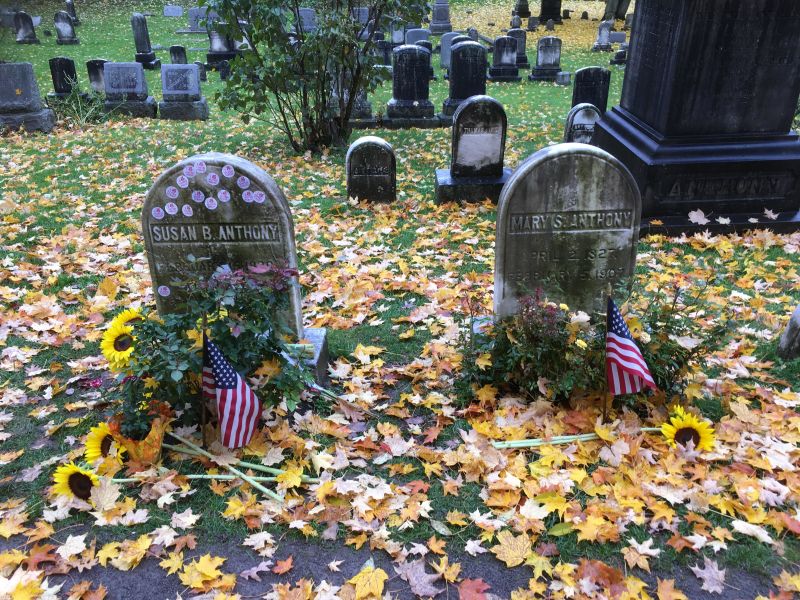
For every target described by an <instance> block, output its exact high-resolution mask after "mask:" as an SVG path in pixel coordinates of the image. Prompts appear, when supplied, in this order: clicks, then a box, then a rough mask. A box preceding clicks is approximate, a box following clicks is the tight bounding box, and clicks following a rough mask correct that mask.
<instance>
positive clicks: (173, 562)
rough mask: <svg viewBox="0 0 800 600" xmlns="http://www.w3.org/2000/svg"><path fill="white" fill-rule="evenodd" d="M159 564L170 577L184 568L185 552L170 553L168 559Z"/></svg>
mask: <svg viewBox="0 0 800 600" xmlns="http://www.w3.org/2000/svg"><path fill="white" fill-rule="evenodd" d="M158 564H159V566H160V567H161V568H162V569H164V570H165V571H166V572H167V574H169V575H172V574H173V573H177V572H178V571H180V570H181V568H183V552H170V553H169V555H168V556H167V558H165V559H164V560H162V561H161V562H160V563H158Z"/></svg>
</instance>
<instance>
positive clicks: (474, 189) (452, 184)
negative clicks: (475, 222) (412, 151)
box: [436, 167, 512, 204]
mask: <svg viewBox="0 0 800 600" xmlns="http://www.w3.org/2000/svg"><path fill="white" fill-rule="evenodd" d="M511 173H512V171H511V169H510V168H508V167H505V168H503V174H502V175H501V176H500V177H495V178H492V177H453V176H452V175H451V174H450V169H436V203H437V204H443V203H444V202H480V201H482V200H485V199H486V198H489V199H490V200H491V201H492V202H494V203H495V204H497V200H498V198H500V192H501V191H502V189H503V186H504V185H505V184H506V181H508V178H509V177H511Z"/></svg>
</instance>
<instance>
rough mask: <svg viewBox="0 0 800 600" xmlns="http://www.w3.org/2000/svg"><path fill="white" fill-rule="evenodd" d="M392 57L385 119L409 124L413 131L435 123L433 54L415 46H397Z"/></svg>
mask: <svg viewBox="0 0 800 600" xmlns="http://www.w3.org/2000/svg"><path fill="white" fill-rule="evenodd" d="M393 53H394V68H393V70H392V99H391V100H389V102H388V103H387V105H386V115H387V116H388V117H389V118H390V119H402V120H407V121H408V124H409V126H411V127H413V126H414V125H415V123H416V122H419V121H422V120H425V119H428V120H430V119H433V112H434V109H433V103H432V102H431V101H430V98H429V93H430V64H431V63H430V61H431V53H430V52H429V51H428V50H426V49H425V48H423V47H421V46H417V45H416V44H414V45H408V44H407V45H404V46H398V47H397V48H395V49H394V50H393Z"/></svg>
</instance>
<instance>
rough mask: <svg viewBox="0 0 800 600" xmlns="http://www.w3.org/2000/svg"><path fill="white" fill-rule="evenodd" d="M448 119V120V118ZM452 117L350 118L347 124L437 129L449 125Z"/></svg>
mask: <svg viewBox="0 0 800 600" xmlns="http://www.w3.org/2000/svg"><path fill="white" fill-rule="evenodd" d="M448 119H449V120H448ZM452 121H453V119H452V117H449V118H442V117H441V116H439V115H434V116H433V117H424V118H418V117H397V118H388V117H377V118H372V119H350V120H349V121H348V124H349V125H350V127H352V128H353V129H437V128H439V127H450V125H452Z"/></svg>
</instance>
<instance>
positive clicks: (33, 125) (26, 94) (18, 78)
mask: <svg viewBox="0 0 800 600" xmlns="http://www.w3.org/2000/svg"><path fill="white" fill-rule="evenodd" d="M0 81H2V82H3V85H0V131H2V130H4V129H9V130H15V129H19V128H20V127H23V128H25V130H27V131H44V132H49V131H50V130H52V129H53V126H54V125H55V122H56V117H55V113H54V112H53V111H52V110H50V109H49V108H42V98H41V96H40V95H39V86H38V85H37V84H36V77H35V75H34V74H33V65H32V64H31V63H0Z"/></svg>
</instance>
